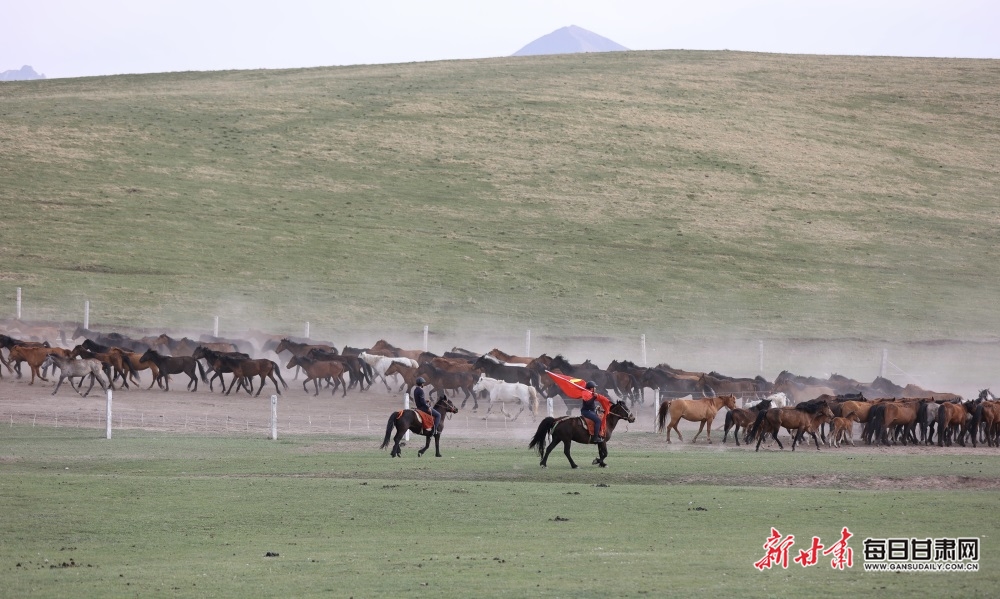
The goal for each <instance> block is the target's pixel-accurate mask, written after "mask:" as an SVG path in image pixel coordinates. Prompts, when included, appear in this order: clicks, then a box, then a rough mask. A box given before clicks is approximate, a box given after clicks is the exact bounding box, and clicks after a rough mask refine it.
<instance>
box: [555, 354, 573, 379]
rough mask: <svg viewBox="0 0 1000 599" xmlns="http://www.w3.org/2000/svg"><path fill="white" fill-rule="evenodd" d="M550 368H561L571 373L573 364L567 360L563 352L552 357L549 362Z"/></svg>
mask: <svg viewBox="0 0 1000 599" xmlns="http://www.w3.org/2000/svg"><path fill="white" fill-rule="evenodd" d="M549 370H561V371H562V372H565V373H567V374H569V373H570V372H572V371H573V365H572V364H570V363H569V362H567V361H566V358H564V357H562V354H558V355H557V356H556V357H554V358H552V361H551V362H550V363H549Z"/></svg>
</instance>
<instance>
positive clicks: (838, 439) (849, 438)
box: [830, 416, 854, 447]
mask: <svg viewBox="0 0 1000 599" xmlns="http://www.w3.org/2000/svg"><path fill="white" fill-rule="evenodd" d="M830 439H831V444H832V445H833V446H834V447H840V444H841V443H842V442H845V441H846V442H849V443H850V444H851V446H854V420H852V419H851V418H844V417H843V416H838V417H836V418H834V419H833V431H832V432H831V433H830Z"/></svg>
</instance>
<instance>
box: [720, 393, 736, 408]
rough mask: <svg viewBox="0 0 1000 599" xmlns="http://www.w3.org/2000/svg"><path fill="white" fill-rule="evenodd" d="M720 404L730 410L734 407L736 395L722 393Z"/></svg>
mask: <svg viewBox="0 0 1000 599" xmlns="http://www.w3.org/2000/svg"><path fill="white" fill-rule="evenodd" d="M721 399H722V405H724V406H726V407H727V408H729V409H730V410H735V409H736V396H735V395H724V396H722V398H721Z"/></svg>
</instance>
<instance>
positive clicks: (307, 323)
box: [306, 320, 309, 339]
mask: <svg viewBox="0 0 1000 599" xmlns="http://www.w3.org/2000/svg"><path fill="white" fill-rule="evenodd" d="M308 338H309V321H308V320H307V321H306V339H308Z"/></svg>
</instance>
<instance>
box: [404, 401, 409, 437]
mask: <svg viewBox="0 0 1000 599" xmlns="http://www.w3.org/2000/svg"><path fill="white" fill-rule="evenodd" d="M403 409H404V410H409V409H410V394H409V393H405V394H403ZM403 440H404V441H409V440H410V431H409V429H407V431H406V434H405V435H403Z"/></svg>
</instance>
